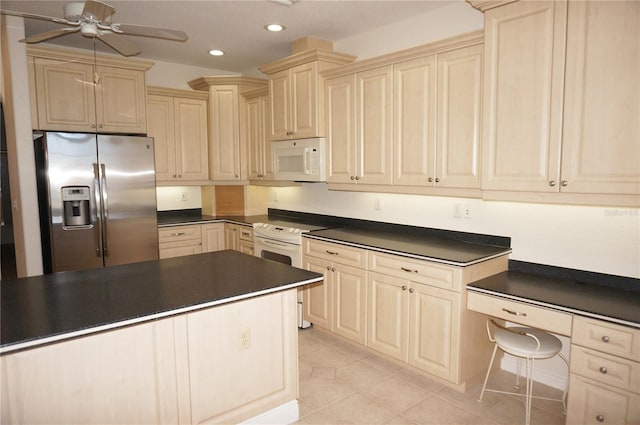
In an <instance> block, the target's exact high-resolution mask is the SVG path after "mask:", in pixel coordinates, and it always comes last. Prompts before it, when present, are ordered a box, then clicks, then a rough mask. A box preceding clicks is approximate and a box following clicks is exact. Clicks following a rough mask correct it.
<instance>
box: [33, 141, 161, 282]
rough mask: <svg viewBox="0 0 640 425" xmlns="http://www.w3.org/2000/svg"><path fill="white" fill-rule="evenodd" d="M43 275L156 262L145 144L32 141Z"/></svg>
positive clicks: (151, 178) (150, 167) (149, 144)
mask: <svg viewBox="0 0 640 425" xmlns="http://www.w3.org/2000/svg"><path fill="white" fill-rule="evenodd" d="M34 142H35V155H36V166H37V173H38V176H37V181H38V203H39V208H40V226H41V233H42V254H43V261H44V270H45V273H50V272H60V271H66V270H82V269H90V268H97V267H104V266H112V265H117V264H127V263H134V262H139V261H146V260H154V259H158V227H157V218H156V190H155V188H156V186H155V165H154V155H153V139H152V138H150V137H143V136H119V135H102V134H83V133H60V132H42V133H40V132H36V133H34Z"/></svg>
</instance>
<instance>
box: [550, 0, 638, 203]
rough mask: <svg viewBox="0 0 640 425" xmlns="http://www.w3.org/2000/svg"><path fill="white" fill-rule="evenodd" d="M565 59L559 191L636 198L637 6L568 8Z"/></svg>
mask: <svg viewBox="0 0 640 425" xmlns="http://www.w3.org/2000/svg"><path fill="white" fill-rule="evenodd" d="M566 54H567V59H566V71H565V74H566V77H565V95H564V129H563V139H562V168H561V173H560V178H559V181H560V190H561V191H568V192H573V193H613V194H640V125H638V122H640V77H639V76H640V3H639V2H637V1H620V2H598V1H570V2H569V6H568V23H567V53H566ZM565 185H566V186H565ZM636 206H637V204H636Z"/></svg>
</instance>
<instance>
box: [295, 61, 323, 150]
mask: <svg viewBox="0 0 640 425" xmlns="http://www.w3.org/2000/svg"><path fill="white" fill-rule="evenodd" d="M290 79H291V110H290V113H291V120H290V126H291V128H289V130H290V131H293V137H294V138H305V137H317V136H321V134H319V132H318V86H319V84H318V64H317V62H310V63H305V64H302V65H298V66H295V67H293V68H291V71H290Z"/></svg>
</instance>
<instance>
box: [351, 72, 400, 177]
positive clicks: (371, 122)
mask: <svg viewBox="0 0 640 425" xmlns="http://www.w3.org/2000/svg"><path fill="white" fill-rule="evenodd" d="M356 99H357V100H356V117H357V118H356V120H357V121H356V122H357V125H356V151H357V154H356V158H357V161H358V164H357V166H356V181H358V182H360V183H364V184H391V181H392V177H393V174H392V163H393V159H392V150H391V146H392V138H393V133H392V132H393V122H392V120H393V114H392V111H393V105H392V104H393V67H392V66H391V65H389V66H384V67H381V68H376V69H372V70H369V71H364V72H359V73H357V74H356Z"/></svg>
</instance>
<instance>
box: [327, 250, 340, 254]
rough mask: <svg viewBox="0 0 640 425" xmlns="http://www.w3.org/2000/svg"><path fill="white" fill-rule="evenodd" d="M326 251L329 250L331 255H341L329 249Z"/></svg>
mask: <svg viewBox="0 0 640 425" xmlns="http://www.w3.org/2000/svg"><path fill="white" fill-rule="evenodd" d="M325 251H326V252H327V254H329V255H340V254H339V253H337V252H334V251H329V250H328V249H327V250H325Z"/></svg>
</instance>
